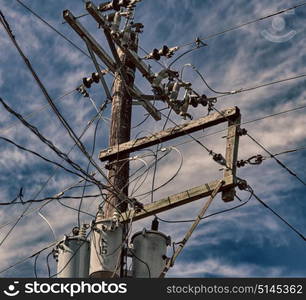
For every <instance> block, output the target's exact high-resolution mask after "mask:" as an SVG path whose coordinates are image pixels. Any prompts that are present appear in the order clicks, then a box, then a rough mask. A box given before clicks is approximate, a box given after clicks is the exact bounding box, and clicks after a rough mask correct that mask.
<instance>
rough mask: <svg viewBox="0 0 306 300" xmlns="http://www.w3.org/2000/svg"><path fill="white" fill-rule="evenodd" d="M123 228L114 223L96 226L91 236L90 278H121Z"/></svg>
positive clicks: (98, 223) (102, 222)
mask: <svg viewBox="0 0 306 300" xmlns="http://www.w3.org/2000/svg"><path fill="white" fill-rule="evenodd" d="M122 239H123V226H122V224H120V223H117V224H115V223H114V222H113V221H101V222H97V223H96V224H95V227H94V229H93V234H92V236H91V250H90V268H89V276H90V277H93V278H96V277H98V278H111V277H113V278H116V277H119V276H120V267H119V266H120V264H121V261H120V260H121V247H122Z"/></svg>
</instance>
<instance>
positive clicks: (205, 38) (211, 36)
mask: <svg viewBox="0 0 306 300" xmlns="http://www.w3.org/2000/svg"><path fill="white" fill-rule="evenodd" d="M305 5H306V2H302V3H300V4H297V5H294V6H292V7H289V8H286V9H282V10H279V11H276V12H274V13H272V14H268V15H265V16H262V17H260V18H257V19H254V20H251V21H248V22H245V23H242V24H239V25H235V26H233V27H230V28H228V29H224V30H223V31H221V32H217V33H213V34H210V35H207V36H204V37H199V38H198V39H200V40H202V41H207V40H209V39H212V38H215V37H217V36H220V35H223V34H225V33H228V32H230V31H234V30H237V29H240V28H242V27H245V26H247V25H250V24H254V23H257V22H259V21H263V20H266V19H268V18H271V17H275V16H277V15H280V14H283V13H286V12H288V11H290V10H294V9H296V8H300V7H302V6H305ZM194 43H195V42H190V43H185V44H183V45H180V46H179V47H180V48H182V47H186V46H190V45H193V44H194Z"/></svg>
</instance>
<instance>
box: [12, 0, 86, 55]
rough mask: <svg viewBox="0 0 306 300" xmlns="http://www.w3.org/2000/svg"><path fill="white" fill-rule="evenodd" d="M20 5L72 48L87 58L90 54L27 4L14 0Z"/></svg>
mask: <svg viewBox="0 0 306 300" xmlns="http://www.w3.org/2000/svg"><path fill="white" fill-rule="evenodd" d="M16 1H17V2H18V3H19V4H20V5H21V6H23V7H24V8H25V9H27V10H28V11H29V12H30V13H31V14H33V15H34V16H35V17H36V18H38V19H39V20H40V21H41V22H43V23H44V24H45V25H47V26H48V27H49V28H50V29H52V30H53V31H54V32H56V33H57V34H58V35H59V36H61V37H62V38H63V39H64V40H66V41H67V42H68V43H69V44H70V45H72V46H73V47H74V48H76V49H77V50H78V51H80V52H81V53H82V54H84V55H85V56H87V57H88V58H89V59H91V58H90V56H89V55H88V54H87V53H86V52H85V51H84V50H83V49H81V48H80V47H79V46H78V45H76V44H75V43H74V42H72V41H71V40H70V39H68V38H67V37H66V36H65V35H64V34H63V33H61V32H60V31H58V30H57V29H56V28H55V27H53V26H52V25H51V24H50V23H48V22H47V21H46V20H44V19H43V18H42V17H40V16H39V15H38V14H37V13H36V12H34V11H33V9H31V8H30V7H29V6H27V5H25V4H24V3H23V2H22V1H20V0H16Z"/></svg>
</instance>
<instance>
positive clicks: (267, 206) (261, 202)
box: [248, 186, 306, 241]
mask: <svg viewBox="0 0 306 300" xmlns="http://www.w3.org/2000/svg"><path fill="white" fill-rule="evenodd" d="M248 188H249V189H250V190H251V192H252V193H253V195H254V197H255V198H256V200H257V201H258V202H259V203H260V204H262V205H263V206H264V207H266V208H267V209H268V210H269V211H271V212H272V213H273V214H274V215H275V216H276V217H278V218H279V219H280V220H281V221H282V222H283V223H285V224H286V225H287V226H288V227H289V228H290V229H291V230H293V231H294V232H295V233H296V234H297V235H298V236H299V237H300V238H302V239H303V240H304V241H306V237H305V236H304V235H303V234H302V233H301V232H300V231H298V230H297V229H296V228H295V227H293V226H292V225H291V224H290V223H289V222H287V221H286V220H285V219H284V218H283V217H282V216H280V215H279V214H278V213H277V212H276V211H275V210H274V209H272V208H271V207H270V206H269V205H268V204H266V203H265V202H264V201H263V200H262V199H261V198H259V197H258V196H257V195H256V194H255V193H254V191H253V189H252V188H251V187H250V186H248Z"/></svg>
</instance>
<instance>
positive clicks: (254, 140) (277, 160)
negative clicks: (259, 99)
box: [247, 133, 306, 185]
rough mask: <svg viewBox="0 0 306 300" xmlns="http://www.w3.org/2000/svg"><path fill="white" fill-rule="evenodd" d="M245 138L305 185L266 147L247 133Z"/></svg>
mask: <svg viewBox="0 0 306 300" xmlns="http://www.w3.org/2000/svg"><path fill="white" fill-rule="evenodd" d="M247 136H248V137H249V138H250V139H251V140H252V141H253V142H254V143H255V144H256V145H258V146H259V147H260V148H261V149H263V150H264V151H265V152H266V153H268V154H269V155H270V157H271V158H273V159H274V160H275V161H276V162H277V163H278V164H279V165H280V166H281V167H282V168H283V169H285V170H286V171H287V172H288V173H289V174H290V175H292V176H293V177H295V178H296V179H297V180H298V181H299V182H300V183H302V184H303V185H306V182H305V181H304V180H303V179H302V178H301V177H300V176H298V175H297V174H296V173H294V172H293V171H292V170H291V169H290V168H288V167H287V166H286V165H285V164H284V163H282V162H281V161H280V160H279V159H278V158H276V157H275V156H274V155H273V154H272V153H271V152H270V151H269V150H268V149H267V148H266V147H264V146H263V145H262V144H261V143H259V142H258V141H257V140H256V139H255V138H253V137H252V136H251V135H250V134H249V133H247Z"/></svg>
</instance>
